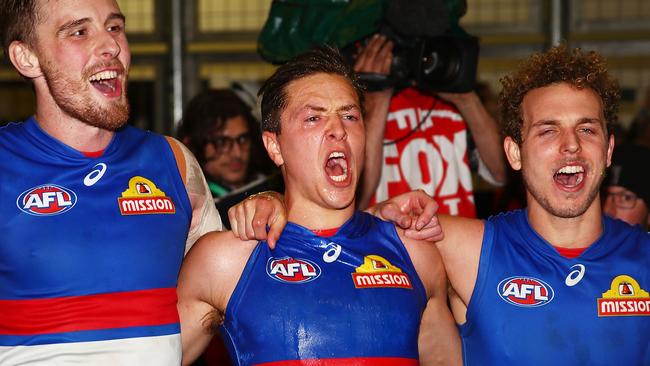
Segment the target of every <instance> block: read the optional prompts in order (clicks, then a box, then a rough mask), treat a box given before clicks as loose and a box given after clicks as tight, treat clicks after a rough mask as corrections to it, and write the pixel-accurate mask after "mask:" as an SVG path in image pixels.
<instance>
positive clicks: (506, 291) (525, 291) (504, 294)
mask: <svg viewBox="0 0 650 366" xmlns="http://www.w3.org/2000/svg"><path fill="white" fill-rule="evenodd" d="M497 292H498V293H499V297H501V299H502V300H503V301H505V302H507V303H508V304H512V305H516V306H521V307H526V308H533V307H538V306H543V305H546V304H548V303H549V302H551V301H553V297H554V296H555V292H554V291H553V288H552V287H551V286H550V285H549V284H548V283H546V282H544V281H542V280H540V279H538V278H535V277H526V276H514V277H508V278H506V279H504V280H503V281H501V282H499V284H498V285H497Z"/></svg>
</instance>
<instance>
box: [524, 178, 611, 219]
mask: <svg viewBox="0 0 650 366" xmlns="http://www.w3.org/2000/svg"><path fill="white" fill-rule="evenodd" d="M522 177H523V182H524V186H525V188H526V191H527V192H528V193H529V194H530V196H532V197H533V199H534V200H535V201H536V202H537V203H538V204H539V205H540V206H542V208H543V209H544V210H545V211H547V212H548V213H550V214H551V215H553V216H556V217H560V218H565V219H569V218H575V217H578V216H581V215H583V214H584V213H585V212H587V209H589V207H591V204H592V203H593V202H594V200H595V199H596V197H597V196H598V192H599V190H600V185H601V183H602V181H603V178H604V177H605V174H604V170H603V171H602V172H601V173H600V174H599V175H598V177H596V179H598V183H597V184H596V185H595V186H594V187H593V188H592V189H591V191H590V192H589V194H588V195H587V198H586V199H585V200H584V201H583V202H582V203H581V204H580V205H578V206H576V203H575V202H566V203H565V206H562V205H561V204H559V205H557V206H556V205H554V204H553V203H552V202H551V200H550V198H549V196H550V195H547V194H544V193H543V192H541V190H539V189H537V187H536V186H535V185H534V184H531V183H530V182H531V178H529V177H527V175H526V172H525V171H522Z"/></svg>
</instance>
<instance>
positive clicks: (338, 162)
mask: <svg viewBox="0 0 650 366" xmlns="http://www.w3.org/2000/svg"><path fill="white" fill-rule="evenodd" d="M325 172H326V173H327V176H328V177H329V178H330V179H331V180H333V181H334V182H337V183H341V182H344V181H345V180H346V179H347V178H348V161H347V159H346V157H345V154H344V153H342V152H340V151H334V152H332V153H331V154H330V155H329V157H328V158H327V162H326V163H325Z"/></svg>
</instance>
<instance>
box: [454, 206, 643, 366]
mask: <svg viewBox="0 0 650 366" xmlns="http://www.w3.org/2000/svg"><path fill="white" fill-rule="evenodd" d="M584 244H585V246H588V245H589V244H591V243H584ZM649 268H650V239H649V237H648V234H647V233H645V232H643V231H641V230H640V229H639V228H638V227H631V226H629V225H627V224H626V223H624V222H622V221H620V220H614V219H611V218H609V217H606V216H604V217H603V234H602V236H601V237H600V238H599V239H598V240H597V241H596V242H595V243H593V244H591V245H590V246H589V248H587V249H586V250H585V251H584V252H583V253H582V254H581V255H580V256H579V257H577V258H574V259H568V258H565V257H563V256H561V255H560V254H559V253H558V252H557V251H556V250H555V248H553V247H552V246H551V245H550V244H549V243H548V242H546V241H545V240H544V239H543V238H542V237H540V236H539V235H538V234H537V233H536V232H535V231H534V230H533V229H532V228H531V226H530V225H529V223H528V219H527V214H526V211H525V210H519V211H514V212H510V213H506V214H500V215H498V216H495V217H491V218H490V219H489V220H488V221H487V222H486V224H485V234H484V238H483V247H482V249H481V257H480V263H479V270H478V277H477V280H476V285H475V288H474V292H473V294H472V297H471V299H470V302H469V306H468V308H467V322H466V323H465V324H463V325H461V326H460V334H461V338H462V343H463V355H464V361H465V364H466V365H554V366H561V365H629V366H632V365H650V316H649V315H650V296H649V295H648V291H649V290H650V271H649Z"/></svg>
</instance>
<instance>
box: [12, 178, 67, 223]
mask: <svg viewBox="0 0 650 366" xmlns="http://www.w3.org/2000/svg"><path fill="white" fill-rule="evenodd" d="M76 203H77V195H76V194H75V193H74V192H73V191H72V190H70V189H68V188H65V187H62V186H58V185H56V184H44V185H41V186H37V187H34V188H30V189H28V190H26V191H25V192H23V193H21V194H20V196H18V199H17V200H16V205H17V206H18V208H19V209H20V210H21V211H23V212H25V213H27V214H30V215H34V216H52V215H58V214H62V213H64V212H66V211H69V210H70V209H71V208H72V207H74V205H75V204H76Z"/></svg>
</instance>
